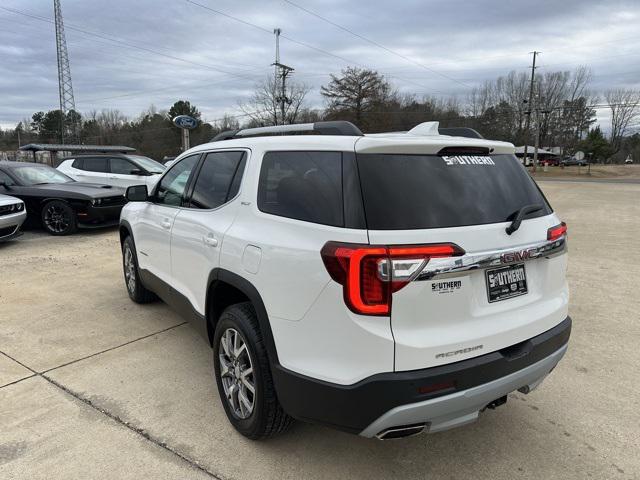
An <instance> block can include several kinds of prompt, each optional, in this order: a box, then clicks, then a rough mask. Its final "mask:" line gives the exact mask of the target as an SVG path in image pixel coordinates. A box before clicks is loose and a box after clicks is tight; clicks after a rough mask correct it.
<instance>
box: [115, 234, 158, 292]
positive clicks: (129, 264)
mask: <svg viewBox="0 0 640 480" xmlns="http://www.w3.org/2000/svg"><path fill="white" fill-rule="evenodd" d="M122 269H123V272H124V284H125V287H127V293H128V294H129V298H130V299H131V300H133V301H134V302H136V303H150V302H153V301H154V300H155V299H156V296H155V294H154V293H153V292H152V291H151V290H147V289H146V288H145V287H144V285H142V282H141V281H140V273H139V270H138V257H137V256H136V247H135V244H134V243H133V239H132V238H131V237H130V236H128V237H127V238H125V239H124V242H122Z"/></svg>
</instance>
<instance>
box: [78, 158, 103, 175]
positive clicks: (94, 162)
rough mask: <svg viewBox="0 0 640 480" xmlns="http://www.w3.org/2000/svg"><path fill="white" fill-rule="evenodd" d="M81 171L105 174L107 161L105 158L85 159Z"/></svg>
mask: <svg viewBox="0 0 640 480" xmlns="http://www.w3.org/2000/svg"><path fill="white" fill-rule="evenodd" d="M82 170H86V171H87V172H100V173H107V170H108V167H107V159H106V158H105V157H93V158H92V157H87V158H85V159H84V161H83V162H82Z"/></svg>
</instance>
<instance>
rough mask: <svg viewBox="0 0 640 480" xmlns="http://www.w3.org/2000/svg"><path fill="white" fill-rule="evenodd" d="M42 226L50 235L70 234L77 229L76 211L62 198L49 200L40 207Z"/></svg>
mask: <svg viewBox="0 0 640 480" xmlns="http://www.w3.org/2000/svg"><path fill="white" fill-rule="evenodd" d="M41 219H42V226H43V227H44V229H45V230H46V231H47V232H48V233H49V234H51V235H70V234H72V233H74V232H75V231H76V230H77V229H78V222H77V219H76V212H75V210H74V209H73V208H71V206H70V205H69V204H68V203H65V202H63V201H62V200H51V201H50V202H47V203H46V204H45V205H44V207H42V213H41Z"/></svg>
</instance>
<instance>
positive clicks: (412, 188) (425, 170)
mask: <svg viewBox="0 0 640 480" xmlns="http://www.w3.org/2000/svg"><path fill="white" fill-rule="evenodd" d="M441 138H446V137H441ZM481 142H482V141H480V143H481ZM387 143H388V142H387ZM441 147H442V145H441V146H440V147H438V150H436V152H438V153H439V154H438V153H430V154H427V153H425V154H422V153H419V152H420V148H418V147H417V146H416V142H415V141H414V142H412V144H411V150H410V152H409V153H389V152H390V151H393V148H391V147H390V146H389V145H388V144H386V145H385V146H384V148H382V149H380V148H376V142H375V141H373V140H369V141H368V142H367V141H363V142H362V144H361V146H360V148H359V149H357V163H358V170H359V175H360V183H361V187H362V194H363V202H364V210H365V215H366V222H367V227H368V230H369V242H370V244H372V245H389V246H391V245H414V246H415V245H431V244H453V250H452V251H451V253H449V254H446V255H452V256H445V257H444V258H430V259H429V258H417V259H415V262H417V263H415V264H414V265H411V261H412V260H411V259H409V261H408V262H407V258H405V259H403V261H400V262H398V264H397V265H396V264H395V263H393V256H392V257H391V261H392V265H393V267H392V268H391V270H392V271H394V272H395V271H396V269H399V270H398V272H400V273H399V275H402V272H409V274H408V275H410V281H408V282H406V283H404V284H402V286H401V287H400V288H398V289H397V291H395V289H394V293H393V294H392V298H391V310H390V314H391V328H392V332H393V336H394V339H395V342H396V353H395V368H396V370H399V371H402V370H414V369H420V368H425V367H431V366H435V365H442V364H446V363H451V362H456V361H460V360H464V359H466V358H470V357H474V356H478V355H483V354H486V353H489V352H493V351H496V350H501V349H504V348H506V347H510V346H513V345H516V344H518V343H520V342H524V341H526V340H528V339H529V338H531V337H533V336H535V335H538V334H540V333H542V332H544V331H546V330H549V329H550V328H552V327H554V326H555V325H557V324H558V323H560V322H561V321H562V320H564V318H566V315H567V304H568V289H567V284H566V280H565V272H566V254H565V251H566V237H565V234H564V231H563V229H557V230H554V227H557V226H558V225H559V224H560V223H561V222H560V220H559V219H558V218H557V216H556V215H555V214H554V213H553V211H552V209H551V207H550V206H549V204H548V202H547V200H546V199H545V198H544V196H543V195H542V193H541V191H540V190H539V189H538V187H537V185H536V184H535V182H534V181H533V180H532V179H531V177H530V176H529V175H528V173H527V172H526V170H525V169H524V168H523V167H522V165H521V164H520V162H519V161H518V160H517V159H516V157H515V156H514V155H513V153H509V149H508V148H505V147H504V144H501V148H496V149H491V148H488V147H486V146H482V147H481V148H473V147H467V148H460V147H454V148H449V149H445V150H442V149H441ZM380 150H382V152H383V153H380ZM399 150H400V151H402V149H401V148H399ZM424 150H425V151H429V150H431V151H433V148H431V149H429V148H425V149H424ZM490 151H491V153H489V152H490ZM496 151H498V152H500V153H497V154H496V153H494V152H496ZM531 206H533V207H531ZM523 207H530V208H529V209H528V210H529V212H528V213H525V214H524V215H522V223H521V224H520V226H519V228H518V229H517V230H516V231H515V232H513V233H512V234H508V233H507V232H506V229H507V227H509V226H512V225H513V222H514V220H516V217H517V216H518V213H519V212H520V211H521V210H522V209H523ZM520 213H522V212H520ZM514 226H515V225H514ZM458 247H459V248H458ZM392 250H393V249H392V248H389V251H392ZM427 251H428V250H427ZM409 256H410V255H409ZM405 257H407V255H405ZM418 257H419V256H418ZM420 262H421V263H420ZM403 269H404V270H403ZM383 273H384V272H383ZM393 275H394V276H393V278H394V279H395V278H396V277H395V273H394V274H393ZM399 285H401V284H399Z"/></svg>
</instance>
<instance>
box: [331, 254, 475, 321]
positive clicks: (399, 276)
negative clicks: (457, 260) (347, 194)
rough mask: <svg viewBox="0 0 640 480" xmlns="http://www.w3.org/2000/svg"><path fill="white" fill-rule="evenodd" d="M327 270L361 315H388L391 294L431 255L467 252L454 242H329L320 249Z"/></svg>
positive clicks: (411, 276)
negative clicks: (408, 243) (419, 243)
mask: <svg viewBox="0 0 640 480" xmlns="http://www.w3.org/2000/svg"><path fill="white" fill-rule="evenodd" d="M320 254H321V255H322V260H323V261H324V264H325V267H326V268H327V272H329V275H331V278H333V279H334V280H335V281H336V282H338V283H339V284H341V285H342V286H343V292H344V301H345V303H346V304H347V306H348V307H349V309H350V310H351V311H353V312H355V313H358V314H361V315H389V313H390V311H391V294H392V293H393V292H397V291H398V290H400V289H401V288H402V287H404V286H405V285H407V284H408V283H409V282H410V281H411V280H413V279H414V278H415V277H416V276H418V274H419V273H420V272H421V271H422V269H423V268H424V266H425V265H426V264H427V263H428V262H429V260H430V259H431V258H437V257H453V256H459V255H463V254H464V250H462V249H461V248H460V247H458V246H457V245H454V244H452V243H443V244H434V245H392V246H386V245H360V244H354V243H339V242H328V243H326V244H325V246H324V247H322V250H321V252H320Z"/></svg>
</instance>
